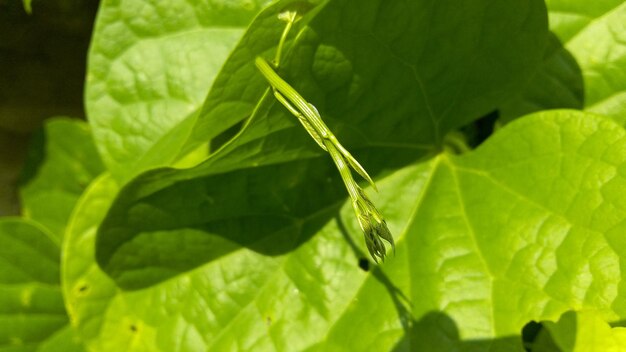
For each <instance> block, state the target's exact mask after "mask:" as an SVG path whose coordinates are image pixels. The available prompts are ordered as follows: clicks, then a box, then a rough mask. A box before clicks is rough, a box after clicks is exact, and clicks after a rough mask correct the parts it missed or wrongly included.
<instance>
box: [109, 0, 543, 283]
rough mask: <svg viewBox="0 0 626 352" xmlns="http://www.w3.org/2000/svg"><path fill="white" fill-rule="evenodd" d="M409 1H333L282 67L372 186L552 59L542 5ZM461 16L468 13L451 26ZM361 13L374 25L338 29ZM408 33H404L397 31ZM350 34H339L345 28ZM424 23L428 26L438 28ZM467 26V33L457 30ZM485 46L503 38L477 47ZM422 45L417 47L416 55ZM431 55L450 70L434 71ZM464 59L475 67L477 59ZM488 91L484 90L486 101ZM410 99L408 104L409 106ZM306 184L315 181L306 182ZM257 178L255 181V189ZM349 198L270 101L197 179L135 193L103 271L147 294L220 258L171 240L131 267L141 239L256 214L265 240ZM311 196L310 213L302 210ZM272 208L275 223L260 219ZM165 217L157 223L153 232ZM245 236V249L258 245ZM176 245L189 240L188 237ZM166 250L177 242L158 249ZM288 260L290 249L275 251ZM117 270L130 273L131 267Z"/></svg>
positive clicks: (115, 228) (112, 237)
mask: <svg viewBox="0 0 626 352" xmlns="http://www.w3.org/2000/svg"><path fill="white" fill-rule="evenodd" d="M411 4H413V5H408V4H406V3H388V2H385V3H384V4H382V3H381V4H378V5H376V6H375V4H371V5H368V6H360V7H358V8H351V7H347V6H344V5H345V4H344V3H343V2H342V1H336V2H331V3H329V4H327V5H326V6H325V7H324V8H323V9H321V10H319V12H318V13H317V16H315V18H314V19H313V20H311V22H309V25H308V26H309V27H307V28H308V29H305V30H303V31H302V32H301V33H299V34H298V38H300V39H299V42H298V43H297V45H295V44H294V46H293V47H292V49H291V55H290V56H288V57H287V58H286V59H285V61H284V62H285V64H284V65H285V67H286V68H292V70H293V71H295V72H299V73H300V75H299V76H298V77H299V79H298V80H297V81H296V80H294V83H295V84H294V85H296V86H299V90H301V91H302V92H303V95H304V96H306V97H311V101H312V102H313V103H314V104H315V105H316V106H317V107H318V109H319V110H320V112H321V113H322V116H324V118H325V119H326V120H327V122H328V124H329V126H331V129H332V130H333V131H334V132H335V134H336V135H337V136H338V138H339V139H340V140H341V141H342V144H344V145H346V147H347V148H348V149H350V150H353V151H355V154H356V156H357V159H358V160H361V161H362V163H363V165H364V166H365V167H366V168H367V169H368V170H369V172H370V173H371V174H372V175H376V174H380V173H381V172H384V171H385V170H393V169H396V168H398V167H401V166H403V165H406V164H407V163H410V162H413V161H414V160H416V159H418V158H420V157H423V156H424V155H426V154H427V153H431V154H432V152H433V150H435V149H436V148H437V147H438V145H439V144H440V143H441V139H442V138H443V135H445V134H446V132H447V131H449V130H451V129H453V128H455V127H458V126H459V125H460V124H463V123H465V122H466V121H467V120H468V119H470V118H471V117H474V118H477V117H479V116H481V115H482V114H483V113H485V112H487V111H490V110H493V109H495V107H496V106H497V104H498V103H499V101H500V100H501V98H502V97H503V94H506V93H507V92H509V93H510V92H511V91H512V90H514V87H513V86H510V85H511V84H512V83H514V82H515V83H518V82H519V81H520V80H522V79H523V78H522V77H523V75H519V76H516V75H517V74H519V73H521V72H528V70H530V69H531V68H530V67H527V65H528V62H527V60H530V59H531V58H532V55H531V54H532V53H533V52H534V53H535V54H536V55H537V60H538V55H539V54H540V52H541V49H542V45H541V42H542V39H543V37H544V34H545V22H544V20H545V19H544V18H543V12H544V11H545V9H544V8H543V4H542V2H541V1H534V2H532V3H528V2H526V1H521V2H517V3H507V4H501V5H494V4H492V3H491V2H487V1H485V2H482V3H479V2H476V1H471V6H470V2H468V3H467V6H466V7H467V8H468V9H471V10H472V11H473V12H471V13H468V12H466V11H465V10H464V9H465V7H462V6H461V7H459V8H457V9H456V10H453V9H449V8H447V7H446V6H445V5H441V3H440V2H432V3H431V4H432V6H426V4H422V3H411ZM457 5H458V4H457ZM514 5H515V6H517V7H515V6H514ZM374 10H376V11H374ZM348 11H351V14H350V15H348V14H347V13H346V12H348ZM452 11H461V12H462V13H459V15H458V16H453V17H450V14H451V13H452ZM373 13H376V14H377V15H378V16H379V17H375V16H374V17H373V16H372V14H373ZM357 15H358V16H357ZM507 15H508V16H507ZM350 16H357V17H359V18H362V19H364V20H363V21H343V22H342V21H340V19H341V18H344V17H345V18H352V17H350ZM368 16H369V17H368ZM420 16H424V18H428V19H429V21H430V22H428V21H427V22H424V21H423V18H422V17H420ZM474 18H480V19H482V20H484V21H486V22H485V23H481V22H476V21H473V20H472V19H474ZM366 20H367V21H366ZM276 21H278V20H277V19H276ZM398 22H401V23H406V26H403V30H402V31H395V32H392V30H393V28H395V27H393V25H395V24H397V23H398ZM487 23H488V24H487ZM339 25H341V29H342V30H341V31H339V30H337V26H339ZM424 26H430V27H428V28H429V30H428V31H426V30H425V28H424ZM459 27H467V28H466V29H465V30H464V31H458V30H457V29H458V28H459ZM521 28H523V29H525V30H528V32H529V33H530V34H528V35H526V36H517V35H515V36H514V37H515V39H514V40H508V39H502V38H501V37H500V36H501V35H503V34H506V33H510V34H511V36H513V35H514V33H518V32H519V31H520V30H522V29H521ZM372 31H373V33H374V34H373V35H374V38H371V35H372V34H371V33H372ZM421 33H426V34H423V35H420V34H421ZM396 36H397V38H396ZM431 36H432V37H431ZM442 36H446V37H448V38H449V40H451V41H455V42H462V43H465V42H467V44H466V45H463V46H456V45H455V46H447V45H442V44H441V43H440V40H438V39H436V38H440V37H442ZM478 36H483V37H485V38H493V40H487V39H485V40H481V41H475V40H473V39H472V38H474V39H475V38H477V37H478ZM355 38H356V39H355ZM398 38H399V39H398ZM415 38H418V39H419V40H418V43H419V45H415ZM453 38H454V39H453ZM355 40H356V41H357V42H356V43H354V41H355ZM505 42H506V46H504V43H505ZM403 44H404V45H403ZM381 45H389V46H395V50H396V51H397V53H396V52H394V51H393V50H389V51H387V52H386V54H384V55H373V53H375V52H378V51H379V47H380V46H381ZM519 50H525V51H527V52H529V53H530V54H529V56H528V57H524V58H520V57H519V56H518V55H517V54H516V53H517V52H518V51H519ZM424 52H427V53H428V56H427V55H426V54H424ZM430 55H433V57H441V59H438V60H429V59H428V57H429V56H430ZM363 57H367V58H368V59H367V60H363V59H362V58H363ZM465 57H475V58H476V59H475V60H470V61H468V60H466V59H464V58H465ZM505 58H506V60H505ZM331 59H332V60H331ZM333 60H334V61H337V62H339V64H336V67H333V64H331V63H329V62H334V61H333ZM500 60H502V61H500ZM411 62H413V64H410V63H411ZM311 67H313V68H314V69H313V71H312V73H311V69H310V68H311ZM444 67H448V69H444ZM452 67H454V69H452ZM315 69H317V70H315ZM442 71H445V73H442ZM486 71H490V72H491V73H492V74H489V75H487V74H485V72H486ZM496 72H500V73H502V75H501V76H498V75H497V74H496ZM504 72H506V74H504ZM509 72H516V73H515V74H510V73H509ZM286 74H287V75H288V74H289V71H286ZM257 75H258V76H260V74H258V73H257ZM287 77H289V76H287ZM442 80H443V81H444V82H445V87H444V86H443V85H442V84H443V83H441V82H440V81H442ZM468 82H472V83H471V84H469V83H468ZM451 87H453V88H451ZM476 87H481V89H480V93H477V92H476ZM398 91H404V92H406V94H402V95H398V94H396V93H395V92H398ZM268 97H269V99H268ZM381 111H382V112H384V118H381ZM310 170H315V171H314V172H312V171H310ZM307 173H310V175H309V176H310V177H303V176H304V175H307ZM277 175H280V176H281V177H277ZM251 179H253V180H254V184H252V185H250V186H248V185H247V184H248V183H249V182H251V181H250V180H251ZM312 185H316V186H317V187H319V188H324V190H323V191H319V190H317V189H315V187H312ZM343 187H344V186H343V184H342V183H341V181H340V179H339V177H338V174H337V172H336V171H335V170H334V166H333V164H332V162H331V161H330V160H329V159H328V158H327V157H326V155H323V153H320V150H319V149H318V148H317V146H316V145H315V144H314V143H312V142H311V141H310V138H309V137H308V136H307V135H306V133H305V132H304V131H303V129H302V128H301V126H300V125H299V123H298V122H297V121H296V120H295V119H294V118H293V116H290V115H289V114H288V113H287V112H286V111H285V110H284V108H282V107H281V106H280V105H279V104H274V98H273V97H271V95H269V96H268V95H267V94H266V95H265V96H264V98H262V99H261V101H260V103H259V104H258V105H257V107H256V109H255V111H254V115H253V117H252V118H251V120H250V121H249V123H248V125H247V127H246V128H245V129H244V131H243V132H242V133H241V134H240V135H239V136H238V137H237V138H236V139H235V140H233V141H232V143H229V144H228V145H226V146H225V147H224V148H223V149H222V150H221V151H220V152H218V153H217V154H214V157H213V158H211V159H209V160H207V162H205V163H203V164H201V165H199V166H198V167H196V168H192V169H188V170H169V169H165V170H154V171H151V172H148V173H146V174H144V175H142V176H140V177H139V178H137V179H135V180H134V181H133V182H132V183H130V184H129V185H128V186H127V187H126V188H125V190H124V192H122V193H121V194H120V196H119V199H118V200H117V204H116V207H114V208H113V209H112V210H111V213H110V214H109V215H108V217H107V222H106V223H105V224H104V226H103V227H102V229H101V236H100V239H101V240H100V242H99V244H98V260H99V262H100V263H101V264H102V265H103V267H105V268H107V270H108V271H109V273H110V274H111V275H112V276H113V277H115V278H116V280H117V279H119V280H121V281H123V283H121V284H122V285H123V286H126V285H133V286H135V287H141V286H143V285H148V284H149V283H150V280H162V279H165V278H167V277H169V276H172V275H176V274H177V273H179V272H181V271H186V270H189V269H191V268H193V267H194V266H197V265H200V264H202V263H204V262H206V261H209V260H210V259H211V258H213V257H214V256H215V255H216V254H215V253H214V251H205V250H203V251H200V253H197V254H196V255H193V256H186V257H184V258H183V257H181V252H180V251H178V250H177V249H176V246H172V243H170V240H169V239H166V237H163V238H159V239H158V240H154V241H151V242H152V244H151V247H153V248H155V251H156V252H158V253H159V255H154V253H150V254H147V253H146V255H142V256H139V257H137V258H135V260H133V261H132V262H128V261H126V259H125V256H126V255H127V251H133V250H135V249H136V247H135V246H136V245H137V244H136V243H134V242H135V240H136V239H137V238H139V237H142V234H143V233H145V232H151V231H154V230H160V229H167V230H171V231H173V232H175V231H176V230H178V229H185V228H189V227H193V228H198V227H200V228H202V231H211V230H210V229H207V227H209V228H210V227H212V226H215V225H214V223H221V222H223V221H224V220H225V219H235V218H241V217H248V218H249V222H250V223H251V224H252V223H253V222H255V221H260V219H263V222H264V224H265V225H266V226H265V227H264V229H263V231H273V230H274V229H275V228H280V227H283V226H286V224H290V223H291V222H292V220H293V219H292V218H293V217H297V218H301V217H305V216H308V215H309V214H311V213H318V212H320V211H321V210H322V209H326V208H327V207H328V206H329V204H336V203H337V202H341V201H343V199H344V197H345V190H344V189H343ZM266 193H269V194H270V196H265V194H266ZM261 195H264V196H261ZM143 198H150V202H154V203H158V206H155V204H148V205H146V206H143V205H142V204H136V203H143ZM242 199H245V201H242ZM302 199H307V202H305V203H304V204H303V202H302V201H301V200H302ZM242 202H243V203H242ZM155 207H156V208H157V209H153V208H155ZM134 208H136V209H137V210H135V209H134ZM260 211H261V212H262V213H263V214H271V215H272V216H273V217H274V218H273V219H271V220H269V219H267V217H261V216H260V214H259V212H260ZM242 212H247V213H248V214H242ZM157 214H158V215H157ZM207 214H211V215H207ZM153 216H154V217H156V218H158V221H154V222H153V221H149V222H148V223H146V221H144V219H145V217H149V218H152V217H153ZM220 226H222V225H220ZM236 232H237V231H236ZM245 233H246V232H245V231H243V232H242V234H243V240H247V238H246V235H245ZM310 235H312V233H311V234H310ZM172 236H175V237H174V238H176V240H175V241H179V240H180V241H183V238H184V237H185V236H187V235H172ZM189 236H192V237H193V236H195V234H193V233H192V234H189ZM233 236H236V237H242V236H241V235H238V234H236V233H235V234H233ZM305 239H306V238H302V239H301V240H305ZM162 240H163V241H165V242H163V243H160V241H162ZM141 241H142V244H141V245H142V246H143V245H144V243H143V242H144V241H143V240H141ZM157 248H158V249H157ZM198 248H200V247H198ZM288 249H290V247H289V246H287V247H284V246H283V247H282V249H276V250H274V253H278V252H281V251H285V250H288ZM166 252H167V253H168V254H165V253H166ZM117 260H120V261H121V262H123V263H125V264H123V265H119V263H117ZM155 261H159V262H161V264H159V265H160V266H161V269H159V270H157V271H156V272H153V273H151V274H150V275H140V274H132V275H131V276H130V277H125V278H123V279H122V278H120V277H119V276H121V275H126V274H125V272H126V271H133V270H135V267H139V268H140V267H148V266H154V264H155ZM172 263H174V264H172ZM131 264H132V265H131ZM126 265H131V266H132V267H127V266H126Z"/></svg>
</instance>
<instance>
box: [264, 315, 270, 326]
mask: <svg viewBox="0 0 626 352" xmlns="http://www.w3.org/2000/svg"><path fill="white" fill-rule="evenodd" d="M265 322H266V323H267V325H270V324H272V318H271V317H270V316H267V317H265Z"/></svg>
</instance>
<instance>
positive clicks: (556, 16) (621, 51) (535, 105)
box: [502, 0, 626, 123]
mask: <svg viewBox="0 0 626 352" xmlns="http://www.w3.org/2000/svg"><path fill="white" fill-rule="evenodd" d="M546 4H547V6H548V11H549V17H550V29H551V30H552V31H553V32H554V34H555V35H556V37H558V39H557V38H556V37H555V38H554V40H553V41H552V45H549V46H548V48H547V50H546V54H545V59H544V67H543V68H542V69H541V70H540V71H539V72H538V74H537V75H535V77H534V78H533V80H532V82H531V83H530V84H529V85H528V86H527V87H526V89H525V91H524V92H523V93H522V94H520V96H519V97H517V98H516V99H513V100H512V101H510V102H509V103H508V104H506V105H504V106H503V108H502V110H503V111H502V115H503V118H504V120H505V121H510V120H511V119H513V118H516V117H519V116H522V115H524V114H527V113H529V112H533V111H538V110H542V109H549V108H584V109H585V110H588V111H592V112H596V113H601V114H604V115H607V116H611V117H612V118H613V119H615V120H616V121H618V122H620V123H624V122H626V70H624V67H626V30H625V28H624V23H626V2H624V1H623V0H603V1H587V0H547V1H546Z"/></svg>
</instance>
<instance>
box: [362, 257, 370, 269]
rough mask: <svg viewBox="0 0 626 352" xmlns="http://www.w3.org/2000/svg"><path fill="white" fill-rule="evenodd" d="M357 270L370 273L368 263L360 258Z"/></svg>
mask: <svg viewBox="0 0 626 352" xmlns="http://www.w3.org/2000/svg"><path fill="white" fill-rule="evenodd" d="M359 268H361V269H362V270H363V271H370V261H369V260H367V259H365V258H360V259H359Z"/></svg>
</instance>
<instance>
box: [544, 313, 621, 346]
mask: <svg viewBox="0 0 626 352" xmlns="http://www.w3.org/2000/svg"><path fill="white" fill-rule="evenodd" d="M545 326H546V329H547V330H546V331H545V332H542V335H541V339H540V342H539V343H538V344H535V346H533V349H532V351H533V352H551V351H557V350H560V351H572V352H583V351H584V352H619V351H624V350H626V329H625V328H623V327H615V328H611V326H610V325H609V324H607V323H606V322H605V321H604V320H603V319H602V318H601V317H600V316H598V314H597V313H595V312H594V311H583V312H572V311H570V312H567V313H565V314H563V315H562V316H561V318H560V319H559V320H558V321H557V322H546V323H545Z"/></svg>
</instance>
